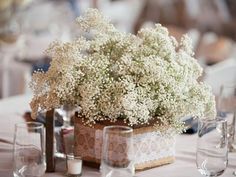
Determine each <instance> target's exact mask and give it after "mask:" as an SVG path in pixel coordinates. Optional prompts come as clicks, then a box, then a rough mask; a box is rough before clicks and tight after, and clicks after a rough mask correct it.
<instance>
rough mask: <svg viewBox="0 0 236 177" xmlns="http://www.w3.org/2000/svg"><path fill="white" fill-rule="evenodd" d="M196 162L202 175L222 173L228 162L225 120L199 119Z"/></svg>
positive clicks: (211, 175) (218, 174) (210, 175)
mask: <svg viewBox="0 0 236 177" xmlns="http://www.w3.org/2000/svg"><path fill="white" fill-rule="evenodd" d="M196 164H197V168H198V171H199V172H200V173H201V174H202V175H205V176H208V177H213V176H220V175H221V174H223V172H224V171H225V169H226V167H227V164H228V139H227V122H226V120H223V119H215V120H199V125H198V140H197V153H196Z"/></svg>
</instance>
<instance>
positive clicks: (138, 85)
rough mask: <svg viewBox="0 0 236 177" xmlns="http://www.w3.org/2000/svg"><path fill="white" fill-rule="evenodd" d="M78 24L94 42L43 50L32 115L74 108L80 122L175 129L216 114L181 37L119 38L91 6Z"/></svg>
mask: <svg viewBox="0 0 236 177" xmlns="http://www.w3.org/2000/svg"><path fill="white" fill-rule="evenodd" d="M77 22H78V25H79V26H80V28H81V30H82V31H84V32H86V33H90V34H92V37H91V39H86V38H84V37H80V38H78V39H77V40H75V41H74V42H71V43H60V42H54V43H53V44H52V45H51V46H50V47H49V49H48V54H49V56H50V57H51V58H52V61H51V66H50V68H49V70H48V72H46V73H42V72H36V73H35V74H34V75H33V79H32V82H31V88H32V89H33V92H34V98H33V100H32V102H31V107H32V110H33V116H35V115H36V113H37V111H38V109H39V108H41V109H47V110H48V109H51V108H55V107H59V106H60V105H63V104H74V105H78V106H80V108H81V112H80V115H81V117H84V122H85V123H86V124H91V123H96V122H97V121H101V120H110V121H113V122H114V121H117V120H118V119H122V120H124V122H126V123H128V124H129V125H130V126H132V125H137V124H145V125H146V124H148V123H151V122H152V124H155V126H157V127H158V128H159V129H173V130H177V131H180V130H181V129H182V128H183V124H182V122H181V120H180V118H181V117H183V116H190V115H191V116H200V117H202V116H204V115H205V116H206V115H214V114H215V101H214V97H213V95H212V93H211V89H210V88H209V86H208V85H206V84H205V83H202V82H199V81H198V78H199V77H200V76H201V74H202V68H201V67H200V65H199V64H198V62H197V61H196V59H195V58H193V52H192V48H191V41H190V39H189V38H188V37H187V36H183V37H182V40H181V42H180V43H179V44H178V43H177V41H176V40H175V39H174V38H173V37H171V36H169V34H168V30H167V29H166V28H164V27H162V26H161V25H160V24H157V25H156V26H155V28H147V29H141V30H140V31H139V32H138V34H137V35H132V34H125V33H121V32H119V31H118V30H117V29H116V28H115V27H114V26H113V25H112V24H110V23H109V21H108V20H107V19H105V18H104V17H103V16H102V15H101V14H100V13H99V12H98V10H96V9H89V10H88V11H87V12H86V13H85V14H84V16H82V17H79V18H78V20H77Z"/></svg>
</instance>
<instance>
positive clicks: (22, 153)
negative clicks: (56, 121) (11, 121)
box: [13, 122, 46, 177]
mask: <svg viewBox="0 0 236 177" xmlns="http://www.w3.org/2000/svg"><path fill="white" fill-rule="evenodd" d="M44 136H45V135H44V125H43V124H41V123H38V122H27V123H19V124H16V125H15V136H14V152H13V158H14V162H13V175H14V177H29V176H30V177H40V176H42V175H43V174H44V173H45V170H46V162H45V138H44Z"/></svg>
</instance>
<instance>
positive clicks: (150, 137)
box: [74, 118, 175, 170]
mask: <svg viewBox="0 0 236 177" xmlns="http://www.w3.org/2000/svg"><path fill="white" fill-rule="evenodd" d="M74 125H75V154H76V155H80V156H82V158H83V161H84V162H85V164H87V165H89V166H93V167H99V165H100V161H101V150H102V131H103V128H104V127H105V126H107V125H124V123H123V122H118V123H117V122H116V123H110V122H108V121H103V122H99V123H96V124H95V125H94V126H93V127H89V126H85V125H84V124H83V123H82V119H81V118H75V120H74ZM133 129H134V135H133V138H134V139H133V142H134V151H135V169H136V170H145V169H149V168H153V167H157V166H161V165H165V164H169V163H172V162H174V160H175V137H174V136H164V137H163V136H160V133H159V132H157V131H156V130H155V129H154V128H153V127H152V126H148V127H134V128H133Z"/></svg>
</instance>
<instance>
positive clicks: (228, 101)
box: [218, 84, 236, 152]
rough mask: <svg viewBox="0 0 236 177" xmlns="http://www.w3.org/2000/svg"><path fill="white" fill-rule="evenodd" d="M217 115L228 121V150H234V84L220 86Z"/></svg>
mask: <svg viewBox="0 0 236 177" xmlns="http://www.w3.org/2000/svg"><path fill="white" fill-rule="evenodd" d="M218 113H219V116H221V117H222V118H225V119H226V120H227V122H228V141H229V146H228V148H229V152H235V151H236V138H235V126H236V120H235V119H236V117H235V116H236V84H224V85H222V86H221V91H220V96H219V100H218Z"/></svg>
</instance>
